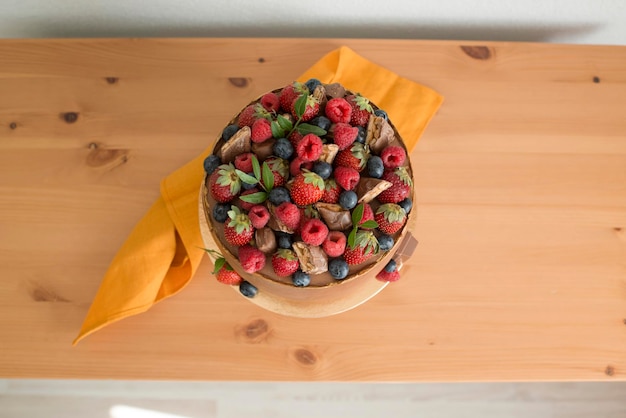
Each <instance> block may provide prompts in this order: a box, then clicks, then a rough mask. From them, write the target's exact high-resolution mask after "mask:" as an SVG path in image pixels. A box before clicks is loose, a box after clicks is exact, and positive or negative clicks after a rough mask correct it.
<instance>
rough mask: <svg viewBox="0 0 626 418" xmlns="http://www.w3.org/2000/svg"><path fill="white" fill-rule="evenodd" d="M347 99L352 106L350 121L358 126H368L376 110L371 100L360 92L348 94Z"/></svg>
mask: <svg viewBox="0 0 626 418" xmlns="http://www.w3.org/2000/svg"><path fill="white" fill-rule="evenodd" d="M346 101H347V102H348V103H350V106H352V117H351V118H350V123H351V124H352V125H356V126H366V125H367V123H368V122H369V120H370V115H371V114H372V112H374V109H372V105H371V104H370V101H369V100H367V99H366V98H365V97H363V96H361V95H359V94H357V95H350V96H346Z"/></svg>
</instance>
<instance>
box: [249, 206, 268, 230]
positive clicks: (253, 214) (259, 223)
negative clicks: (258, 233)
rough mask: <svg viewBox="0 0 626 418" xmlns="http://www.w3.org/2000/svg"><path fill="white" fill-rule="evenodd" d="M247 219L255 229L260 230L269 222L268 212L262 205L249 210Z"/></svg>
mask: <svg viewBox="0 0 626 418" xmlns="http://www.w3.org/2000/svg"><path fill="white" fill-rule="evenodd" d="M248 217H249V218H250V222H252V226H253V227H254V228H255V229H261V228H263V227H264V226H265V225H267V223H268V222H269V220H270V212H269V211H268V210H267V208H266V207H265V206H263V205H254V206H252V207H251V208H250V211H249V212H248Z"/></svg>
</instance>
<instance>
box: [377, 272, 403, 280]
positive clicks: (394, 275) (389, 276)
mask: <svg viewBox="0 0 626 418" xmlns="http://www.w3.org/2000/svg"><path fill="white" fill-rule="evenodd" d="M376 278H377V279H378V280H380V281H381V282H397V281H398V280H399V279H400V272H399V271H398V270H396V271H393V272H391V273H389V272H387V271H385V269H382V270H381V271H380V273H378V274H377V275H376Z"/></svg>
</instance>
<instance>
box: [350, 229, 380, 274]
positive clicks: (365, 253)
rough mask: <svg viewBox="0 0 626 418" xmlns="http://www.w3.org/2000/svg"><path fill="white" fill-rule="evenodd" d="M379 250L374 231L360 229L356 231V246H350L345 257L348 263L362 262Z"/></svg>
mask: <svg viewBox="0 0 626 418" xmlns="http://www.w3.org/2000/svg"><path fill="white" fill-rule="evenodd" d="M377 252H378V240H376V237H375V236H374V234H373V233H372V232H369V231H359V232H357V233H356V238H355V240H354V246H348V247H347V248H346V251H345V252H344V253H343V258H344V259H345V260H346V263H348V265H350V266H352V265H355V264H361V263H363V262H365V261H367V260H368V259H369V258H370V257H371V256H373V255H374V254H376V253H377Z"/></svg>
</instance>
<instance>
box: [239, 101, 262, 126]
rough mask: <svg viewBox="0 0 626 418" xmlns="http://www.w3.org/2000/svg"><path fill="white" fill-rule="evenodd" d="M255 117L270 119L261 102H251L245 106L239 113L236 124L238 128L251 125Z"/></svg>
mask: <svg viewBox="0 0 626 418" xmlns="http://www.w3.org/2000/svg"><path fill="white" fill-rule="evenodd" d="M257 119H270V113H269V112H268V111H267V110H265V109H264V108H263V105H261V103H255V104H251V105H249V106H248V107H246V108H245V109H244V110H243V111H242V112H241V114H239V118H238V119H237V125H238V126H239V127H240V128H243V127H244V126H252V125H253V124H254V122H255V121H256V120H257Z"/></svg>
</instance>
